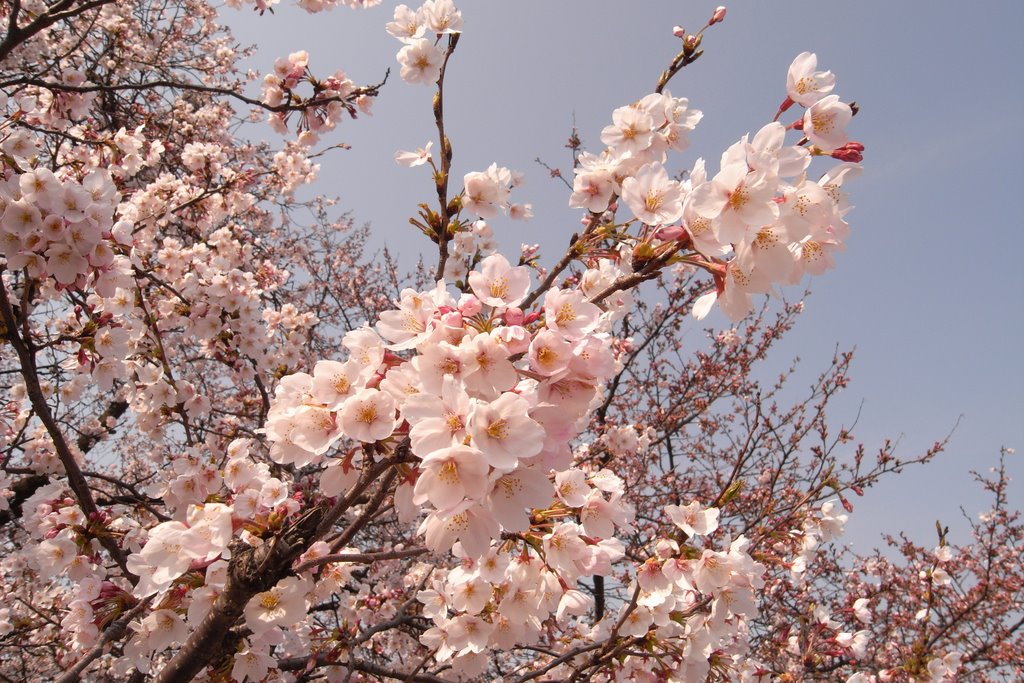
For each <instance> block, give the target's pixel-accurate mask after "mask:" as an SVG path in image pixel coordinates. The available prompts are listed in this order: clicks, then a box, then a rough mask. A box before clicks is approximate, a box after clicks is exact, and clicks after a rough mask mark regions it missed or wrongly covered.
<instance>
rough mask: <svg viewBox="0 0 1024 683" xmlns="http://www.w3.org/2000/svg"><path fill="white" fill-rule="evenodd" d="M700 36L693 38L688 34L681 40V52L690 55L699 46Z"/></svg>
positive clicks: (693, 36)
mask: <svg viewBox="0 0 1024 683" xmlns="http://www.w3.org/2000/svg"><path fill="white" fill-rule="evenodd" d="M700 41H701V36H695V35H693V34H690V35H688V36H686V37H685V38H683V51H684V52H687V53H692V52H693V51H694V50H696V49H697V47H699V46H700Z"/></svg>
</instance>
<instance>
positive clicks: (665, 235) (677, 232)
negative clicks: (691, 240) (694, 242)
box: [652, 225, 686, 242]
mask: <svg viewBox="0 0 1024 683" xmlns="http://www.w3.org/2000/svg"><path fill="white" fill-rule="evenodd" d="M685 233H686V230H684V229H683V226H681V225H663V226H661V227H660V228H658V229H657V230H655V231H654V234H653V235H652V237H653V238H654V239H656V240H663V241H665V242H668V241H670V240H676V239H679V238H680V237H682V236H683V235H684V234H685Z"/></svg>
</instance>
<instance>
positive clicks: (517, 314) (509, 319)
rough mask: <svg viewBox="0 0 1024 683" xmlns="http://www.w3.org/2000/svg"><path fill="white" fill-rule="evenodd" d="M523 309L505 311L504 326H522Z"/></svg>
mask: <svg viewBox="0 0 1024 683" xmlns="http://www.w3.org/2000/svg"><path fill="white" fill-rule="evenodd" d="M523 318H525V316H524V315H523V309H521V308H508V309H506V310H505V324H506V325H522V324H523Z"/></svg>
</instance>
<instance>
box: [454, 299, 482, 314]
mask: <svg viewBox="0 0 1024 683" xmlns="http://www.w3.org/2000/svg"><path fill="white" fill-rule="evenodd" d="M482 308H483V304H482V303H480V299H477V298H476V297H475V296H473V295H472V294H463V295H462V297H461V298H460V299H459V312H460V313H461V314H462V315H463V316H465V317H470V316H474V315H476V314H477V313H479V312H480V310H481V309H482Z"/></svg>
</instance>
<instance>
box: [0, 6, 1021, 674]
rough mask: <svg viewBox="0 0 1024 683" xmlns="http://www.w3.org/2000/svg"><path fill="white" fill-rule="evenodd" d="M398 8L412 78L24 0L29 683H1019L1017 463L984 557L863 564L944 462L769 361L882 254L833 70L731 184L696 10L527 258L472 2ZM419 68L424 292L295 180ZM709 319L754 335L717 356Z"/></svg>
mask: <svg viewBox="0 0 1024 683" xmlns="http://www.w3.org/2000/svg"><path fill="white" fill-rule="evenodd" d="M299 4H300V6H301V7H302V8H303V9H305V10H307V11H308V12H311V13H315V12H320V11H324V10H328V9H332V8H333V6H334V5H338V4H343V5H348V6H350V7H353V8H362V7H365V6H370V5H375V4H376V3H373V2H358V1H356V0H347V1H344V2H317V1H309V2H307V1H306V0H302V1H301V2H300V3H299ZM254 9H255V10H256V11H259V12H261V13H265V16H264V17H263V18H264V19H265V20H266V21H271V22H272V21H273V17H272V16H271V15H272V11H268V10H272V8H271V7H270V5H269V4H268V3H264V2H262V0H259V1H258V2H256V3H255V7H254ZM371 11H378V10H371ZM390 18H391V21H388V20H387V19H388V17H384V16H383V15H382V21H381V24H382V29H386V31H387V33H389V34H390V36H391V38H388V37H387V36H386V35H384V31H383V30H382V39H387V40H395V41H396V42H395V47H396V52H397V64H398V68H397V69H396V71H397V75H398V78H393V77H392V78H391V79H387V77H386V76H385V73H386V71H387V67H388V65H381V82H380V83H375V84H366V85H359V84H356V83H354V82H352V81H351V80H350V79H349V78H348V77H347V76H346V75H345V73H344V72H343V71H334V72H333V73H329V68H331V67H328V66H326V65H319V64H311V63H310V59H309V57H308V55H307V54H306V53H304V52H297V53H294V54H291V55H288V56H286V57H282V58H280V59H278V60H277V61H276V63H275V64H274V65H273V69H272V71H271V72H269V73H267V74H266V75H265V76H264V77H263V78H262V81H261V82H260V83H259V85H258V88H257V87H256V84H254V83H250V81H252V80H253V78H254V77H253V76H250V75H249V74H247V73H243V72H242V71H241V70H240V68H239V61H240V60H241V59H242V58H244V57H245V56H246V55H247V54H248V53H247V52H246V51H245V50H240V49H238V48H237V47H236V46H235V43H234V41H233V40H232V38H231V35H230V33H229V32H228V31H227V29H225V28H224V27H222V26H220V25H218V23H217V15H216V11H215V9H214V8H213V7H212V6H211V5H209V4H207V3H205V2H201V1H199V0H169V1H168V2H164V3H155V4H144V3H133V2H128V1H125V2H114V1H113V0H86V1H81V2H76V1H75V0H59V1H58V2H52V3H45V2H21V1H20V0H16V1H14V2H6V3H4V5H3V6H2V8H0V21H2V22H3V24H4V25H5V26H6V29H5V33H4V34H3V38H2V40H0V93H2V94H0V108H2V109H3V123H2V124H0V152H2V156H0V162H2V164H3V177H2V179H0V240H2V241H0V258H2V259H3V260H2V261H0V264H2V265H0V272H2V277H3V287H0V323H2V326H0V328H2V334H3V346H2V348H3V350H4V353H3V355H2V357H0V363H2V366H0V371H2V373H3V375H2V377H3V380H2V386H3V390H4V393H3V402H2V408H0V410H2V412H0V448H2V458H3V460H2V465H3V468H2V472H0V490H2V496H0V524H2V529H3V543H4V551H5V552H4V555H3V558H2V560H0V573H2V577H3V586H4V594H5V596H7V597H8V599H7V600H6V601H5V603H4V605H3V606H0V664H2V666H0V674H2V676H3V677H4V678H5V679H8V680H61V681H73V680H97V681H107V680H109V681H114V680H118V681H120V680H130V681H146V680H154V681H161V682H167V681H185V680H193V679H195V680H209V681H239V682H242V681H264V680H266V681H298V680H332V681H334V680H337V681H347V680H405V681H452V680H510V681H523V682H525V681H555V680H558V681H561V680H568V681H589V680H597V681H600V680H641V681H642V680H651V681H703V680H743V681H766V680H801V679H804V678H807V679H812V680H813V679H820V680H836V679H839V680H847V681H850V682H851V683H853V682H858V683H859V682H862V681H871V680H882V681H889V680H892V681H897V680H907V681H909V680H931V681H943V680H955V679H956V678H957V677H968V676H970V677H972V678H976V679H978V680H998V679H1000V678H1001V677H1002V678H1004V679H1010V678H1013V677H1014V676H1017V677H1019V676H1020V674H1021V671H1020V664H1019V662H1020V661H1022V640H1021V635H1020V634H1021V627H1022V621H1021V614H1020V609H1019V607H1018V605H1019V604H1020V596H1021V590H1022V589H1021V586H1022V582H1021V578H1022V577H1021V571H1020V563H1019V553H1020V542H1021V526H1020V520H1019V517H1018V515H1017V514H1016V513H1014V512H1013V511H1012V510H1010V509H1009V508H1008V505H1007V498H1006V486H1007V482H1008V478H1007V477H1006V473H1005V470H1004V469H1000V470H998V471H997V472H996V473H995V474H994V475H993V476H991V477H988V478H985V477H979V479H980V481H981V482H982V484H983V485H984V486H985V487H986V488H987V489H988V490H989V491H990V492H991V493H992V495H993V497H994V505H993V508H992V510H991V511H989V512H988V513H986V514H985V515H984V517H983V518H982V519H981V520H980V521H978V522H975V523H974V527H973V529H974V539H975V540H974V542H973V543H972V544H970V545H968V546H964V547H956V546H954V545H953V544H951V543H950V542H949V541H948V538H947V532H946V531H945V530H944V528H942V527H940V529H939V537H938V540H937V546H935V547H934V548H924V547H921V546H919V545H916V544H914V543H912V542H910V541H909V540H907V539H901V538H898V537H893V538H891V539H890V543H891V546H892V548H893V549H894V550H895V551H897V552H894V553H888V554H876V555H873V556H857V555H854V554H853V553H852V551H849V550H847V549H844V548H842V547H840V546H837V545H836V544H834V543H832V541H833V539H834V538H836V537H837V536H839V535H840V534H841V533H842V527H843V525H844V523H845V521H846V519H847V515H848V514H849V512H850V511H851V510H852V507H853V506H852V504H851V499H852V498H855V497H856V495H858V494H860V493H861V492H862V491H863V489H864V488H866V487H868V486H871V485H872V484H873V483H875V482H876V481H878V479H879V478H880V477H883V476H887V475H889V474H892V473H897V472H899V471H901V470H902V469H903V468H905V467H906V466H908V465H910V464H914V463H917V462H924V461H927V460H928V459H930V458H931V457H933V456H934V455H935V454H936V453H937V452H938V451H940V450H941V449H942V446H943V444H942V443H939V444H936V445H935V447H934V448H933V449H931V450H929V451H928V452H926V453H923V454H921V455H918V456H912V457H910V458H904V457H902V456H898V455H897V454H896V453H895V452H894V450H893V449H892V448H891V447H890V446H889V445H888V444H887V445H886V446H885V447H883V448H882V449H880V450H879V451H878V452H877V453H868V452H866V450H865V449H864V448H862V447H857V446H855V445H854V438H853V435H852V431H851V428H835V427H834V426H833V424H834V423H833V420H832V419H830V417H829V414H828V413H829V404H830V401H831V399H832V397H833V396H834V395H835V394H836V393H837V392H839V391H840V390H841V389H842V388H844V387H845V386H846V384H847V382H848V370H849V363H850V360H851V356H850V354H848V353H843V352H837V353H836V355H835V357H834V358H833V361H832V363H831V365H830V366H829V367H828V368H827V369H826V370H825V372H823V373H822V375H821V376H820V378H819V380H818V381H817V382H816V383H815V385H814V387H813V388H812V389H811V392H810V394H809V395H808V396H806V397H805V398H804V399H802V400H798V401H797V402H795V403H794V402H792V401H791V400H789V401H787V399H786V396H787V392H786V391H785V389H786V387H787V382H788V380H789V379H790V376H789V373H784V374H783V375H782V376H780V377H779V378H777V380H775V381H773V382H771V383H768V384H766V383H764V382H758V381H756V380H755V379H754V376H753V375H752V373H751V369H752V368H753V367H754V366H755V365H756V364H757V363H758V362H759V361H761V360H762V359H764V358H765V356H766V354H767V353H768V351H769V349H770V348H771V347H772V346H773V344H774V343H775V342H776V341H777V340H778V339H779V338H780V337H781V336H782V335H783V334H785V332H786V331H787V330H789V329H790V328H791V327H792V325H793V324H795V322H796V319H797V317H798V316H799V314H800V312H801V310H802V305H801V304H800V303H799V302H798V301H796V302H794V301H793V300H792V299H793V297H791V300H790V301H788V302H787V301H785V300H783V303H782V304H781V305H771V304H769V303H767V302H766V299H765V297H763V296H762V295H765V294H769V293H774V292H776V291H777V290H778V289H779V288H782V287H787V288H789V290H791V289H792V287H793V286H794V285H797V286H798V285H799V283H800V282H801V280H802V279H803V276H804V275H805V274H808V273H811V274H821V273H823V272H825V271H827V270H828V269H830V268H832V267H833V266H834V265H835V262H834V259H835V256H836V254H837V253H838V252H839V251H841V250H842V248H843V244H844V242H845V240H846V239H847V238H848V236H849V225H848V223H847V220H846V217H847V215H848V212H849V211H850V208H851V207H850V204H849V202H848V201H847V198H846V191H847V182H848V181H852V180H854V179H855V178H856V176H857V175H858V173H859V172H860V166H859V165H858V164H859V162H860V161H862V156H863V151H864V146H863V145H862V144H860V143H859V142H857V141H855V140H853V139H851V138H850V137H849V134H848V133H847V128H848V127H852V126H853V125H854V123H855V121H854V120H853V116H854V114H855V113H856V106H855V105H851V104H848V103H845V102H844V101H842V99H841V98H840V96H839V94H838V93H836V92H833V91H834V90H835V88H836V85H837V79H836V78H835V76H833V74H832V73H831V72H829V71H823V70H819V68H818V64H817V57H816V56H815V55H813V54H810V53H806V52H805V53H801V54H799V55H797V56H796V58H795V59H794V61H793V62H792V64H791V65H789V68H788V73H787V74H785V75H784V74H782V73H781V69H783V68H785V66H786V65H780V79H779V83H780V100H781V102H782V104H781V105H780V106H779V107H778V113H777V114H776V116H775V119H774V120H772V121H765V122H764V125H763V127H761V128H760V129H759V130H758V131H756V132H753V133H751V134H746V135H743V136H742V137H740V138H739V139H738V140H737V142H736V143H735V144H733V145H732V146H730V147H729V148H728V149H727V150H725V151H724V152H723V153H722V155H721V159H720V161H719V162H718V163H717V165H716V164H714V163H713V162H707V163H706V162H705V161H704V160H703V159H699V158H694V157H693V156H692V155H690V154H688V146H689V141H690V138H691V136H695V135H697V134H698V130H699V128H698V124H699V122H700V120H701V118H702V114H701V112H700V111H699V109H698V108H697V106H696V105H697V103H691V102H689V101H688V100H687V99H686V98H682V97H677V96H674V95H673V94H671V92H670V90H669V85H670V82H671V81H672V79H673V77H674V76H675V75H676V74H677V73H678V72H679V71H681V70H682V69H684V68H688V67H689V66H690V65H691V64H693V63H694V62H696V61H697V60H698V59H699V58H701V56H702V55H703V49H704V48H703V41H704V39H705V35H706V32H707V31H708V30H709V29H712V27H715V26H716V25H717V24H720V23H722V22H723V20H724V19H725V9H724V8H719V9H718V10H716V11H715V12H714V13H713V14H712V16H711V17H710V19H708V20H707V21H706V22H705V23H704V24H703V26H701V28H700V29H699V30H696V31H687V30H685V29H682V28H679V27H676V29H675V30H674V33H675V35H674V37H673V36H670V38H671V40H672V41H673V44H672V46H671V48H674V49H675V50H677V51H678V53H677V54H676V56H675V57H673V58H672V59H671V60H670V62H669V64H668V65H667V67H666V69H665V70H664V72H663V73H662V74H660V76H659V77H656V78H653V79H652V82H653V88H652V92H651V93H650V94H649V95H647V96H645V97H643V98H642V99H640V100H639V101H637V102H633V103H624V106H622V107H620V108H618V109H616V110H614V111H613V112H610V114H609V117H608V125H607V127H605V128H604V130H602V131H601V132H600V136H599V137H600V146H598V147H593V148H587V147H585V146H584V144H583V142H582V141H581V140H580V138H579V136H577V135H576V134H575V133H574V135H573V137H572V140H571V141H570V147H571V148H572V153H573V165H572V168H571V170H569V171H567V172H565V173H562V172H557V171H555V170H552V174H553V175H555V176H556V177H561V178H564V179H565V182H566V185H567V186H568V187H567V188H566V190H567V192H566V194H567V202H568V204H569V206H571V207H573V208H575V209H578V210H579V211H580V215H581V224H580V228H579V229H578V230H577V231H576V232H575V233H574V234H573V235H572V237H571V239H570V240H569V244H568V247H567V249H566V250H565V252H564V253H563V254H561V255H554V256H552V257H551V258H547V256H546V255H542V254H541V253H540V252H539V250H538V249H537V248H536V247H531V246H524V247H523V249H522V250H521V252H520V253H519V254H514V255H502V254H501V253H499V252H498V250H497V240H496V238H495V232H494V230H495V229H496V227H495V226H500V223H501V221H502V220H503V218H501V216H502V215H505V216H507V217H510V218H512V219H524V218H529V217H531V215H532V213H533V211H532V207H531V206H530V205H529V204H528V203H527V202H526V201H525V199H524V198H522V197H520V194H521V189H520V185H521V179H522V177H521V174H520V173H518V172H516V171H514V170H511V169H508V168H505V167H504V166H501V165H500V157H499V160H498V161H495V163H492V164H491V165H490V166H488V167H487V168H485V169H461V170H459V171H458V172H457V171H456V166H455V160H456V155H455V146H456V143H457V140H458V138H457V132H456V131H449V130H448V128H447V126H446V119H445V73H446V70H447V69H448V68H449V65H450V64H455V63H456V61H457V59H458V57H459V56H460V55H461V53H459V54H458V55H457V54H456V48H457V47H458V45H459V39H460V36H461V34H462V30H463V28H464V27H463V18H462V14H461V12H460V10H459V9H458V8H456V6H455V5H454V4H453V3H452V2H451V1H450V0H427V2H425V3H424V4H423V5H422V6H420V7H418V8H410V7H408V6H405V5H399V6H398V7H396V8H394V13H393V15H390ZM385 24H386V26H384V25H385ZM657 28H658V27H653V28H652V31H654V30H655V29H657ZM663 33H668V32H667V31H663ZM671 48H670V49H671ZM453 60H456V61H453ZM325 74H326V75H325ZM783 76H785V77H783ZM399 80H400V81H401V82H402V83H399V82H397V81H399ZM385 81H386V82H385ZM392 87H420V88H426V89H427V90H430V91H432V93H433V106H432V108H426V109H425V111H424V112H423V115H425V116H427V117H431V118H432V119H433V121H434V123H435V125H436V128H437V139H436V140H434V141H432V142H430V143H428V144H426V145H425V146H424V147H423V148H422V149H419V150H415V151H404V150H399V151H397V152H396V151H395V150H393V149H389V150H384V151H383V152H382V153H384V154H388V155H394V157H395V160H396V162H398V163H399V164H401V165H403V166H408V167H409V169H410V170H409V171H408V172H409V173H418V174H421V176H422V177H423V181H424V185H423V187H424V201H423V203H421V204H420V205H419V206H420V211H419V213H418V215H416V216H414V217H412V218H411V223H412V225H413V226H415V228H417V229H418V230H419V232H421V233H422V234H423V236H424V237H425V239H426V241H425V242H424V244H425V245H428V246H429V245H432V246H431V252H430V254H429V257H428V258H427V260H425V261H424V262H423V266H422V267H421V269H420V271H419V272H418V273H414V274H411V275H405V274H402V273H400V272H399V268H398V266H397V265H396V263H395V261H394V260H393V259H392V258H391V255H390V254H388V253H387V252H386V251H385V252H383V253H376V254H375V253H368V251H367V237H368V235H367V231H366V229H365V228H362V229H361V228H358V227H357V226H356V225H355V224H354V223H353V221H352V220H351V219H350V217H348V216H346V215H344V214H339V212H338V210H337V208H336V207H335V206H334V203H333V202H332V201H331V200H329V199H327V198H323V197H317V198H314V199H311V200H305V199H298V198H297V196H296V192H297V191H298V190H299V189H300V188H302V187H303V186H306V185H308V184H310V183H311V182H313V180H314V179H315V177H316V175H317V171H318V165H317V159H318V158H319V157H320V156H321V155H323V154H326V153H329V152H330V151H331V149H332V148H333V147H334V146H335V143H332V141H331V136H332V134H333V131H334V129H335V128H336V127H337V126H339V125H345V126H353V127H354V128H353V130H355V127H357V126H358V122H353V121H352V120H353V119H358V118H360V117H363V116H366V115H369V114H370V113H371V110H372V106H373V102H374V99H375V98H377V97H386V93H387V89H388V88H392ZM253 89H258V90H259V94H258V96H253V95H247V94H246V93H247V92H250V91H252V90H253ZM252 119H265V120H267V121H268V122H269V123H270V124H271V125H272V127H273V128H274V130H275V132H276V134H277V136H278V137H277V138H276V139H275V141H273V142H255V141H253V140H252V136H247V135H241V134H239V128H240V127H241V126H243V125H244V124H245V123H246V122H250V121H251V120H252ZM354 134H355V135H358V133H354ZM496 153H497V154H499V155H500V150H496ZM570 177H571V180H569V178H570ZM498 229H500V227H498ZM796 298H797V299H798V298H799V293H798V294H797V296H796ZM716 304H717V305H718V307H720V308H721V310H722V311H723V312H724V313H725V314H726V315H727V316H728V317H729V318H730V319H731V320H732V321H733V326H732V327H731V328H729V329H726V330H718V331H715V330H708V332H707V339H706V343H704V345H703V346H702V347H701V348H699V349H694V348H693V346H692V343H687V344H684V342H683V336H682V335H683V332H682V330H683V329H691V330H692V329H693V328H694V327H695V326H697V327H699V326H700V325H701V323H699V322H695V319H696V320H701V319H703V318H704V317H705V316H707V315H708V313H709V312H710V311H711V310H712V309H713V308H714V307H715V305H716ZM366 321H369V324H366ZM897 553H898V554H899V555H902V558H901V559H899V560H896V559H893V558H894V556H895V555H896V554H897Z"/></svg>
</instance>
